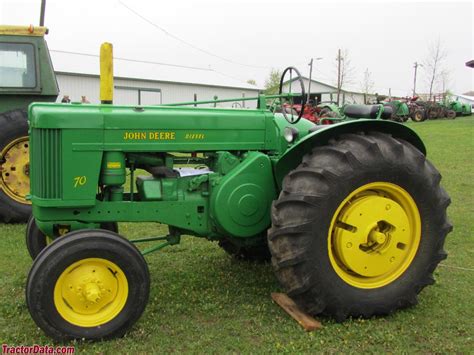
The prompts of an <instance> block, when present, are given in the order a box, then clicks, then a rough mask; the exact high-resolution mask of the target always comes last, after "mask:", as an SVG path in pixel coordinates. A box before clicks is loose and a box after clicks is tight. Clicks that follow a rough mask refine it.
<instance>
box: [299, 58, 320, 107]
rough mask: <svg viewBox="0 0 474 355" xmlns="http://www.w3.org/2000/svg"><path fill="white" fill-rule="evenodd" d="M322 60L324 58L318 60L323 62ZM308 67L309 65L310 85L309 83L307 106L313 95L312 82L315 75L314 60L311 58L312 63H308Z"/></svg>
mask: <svg viewBox="0 0 474 355" xmlns="http://www.w3.org/2000/svg"><path fill="white" fill-rule="evenodd" d="M321 59H323V58H322V57H318V58H316V60H321ZM308 65H309V83H308V96H307V97H306V105H308V104H309V100H310V95H311V80H312V75H313V58H311V61H310V62H309V63H308ZM303 99H304V98H303Z"/></svg>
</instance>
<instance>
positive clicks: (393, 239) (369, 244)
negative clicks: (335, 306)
mask: <svg viewBox="0 0 474 355" xmlns="http://www.w3.org/2000/svg"><path fill="white" fill-rule="evenodd" d="M420 238H421V218H420V213H419V211H418V208H417V206H416V203H415V201H414V200H413V198H412V197H411V196H410V194H409V193H408V192H407V191H406V190H404V189H403V188H401V187H400V186H398V185H395V184H392V183H387V182H374V183H370V184H367V185H364V186H362V187H360V188H358V189H356V190H355V191H353V192H352V193H351V194H350V195H349V196H348V197H347V198H346V199H345V200H344V201H343V202H342V203H341V204H340V205H339V207H338V208H337V210H336V213H335V214H334V217H333V219H332V221H331V225H330V229H329V235H328V252H329V258H330V261H331V264H332V266H333V268H334V270H335V271H336V273H337V274H338V275H339V277H341V278H342V279H343V280H344V281H345V282H347V283H348V284H350V285H352V286H355V287H358V288H377V287H382V286H385V285H388V284H390V283H391V282H393V281H394V280H395V279H397V278H398V277H399V276H401V275H402V274H403V273H404V272H405V271H406V269H407V268H408V267H409V266H410V264H411V262H412V261H413V259H414V257H415V255H416V252H417V250H418V246H419V244H420Z"/></svg>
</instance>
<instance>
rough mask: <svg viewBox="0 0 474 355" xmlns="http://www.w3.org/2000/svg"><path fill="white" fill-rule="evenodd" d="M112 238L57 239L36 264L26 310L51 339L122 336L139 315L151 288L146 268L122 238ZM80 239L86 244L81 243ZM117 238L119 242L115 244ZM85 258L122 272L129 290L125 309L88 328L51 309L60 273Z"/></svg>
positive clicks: (73, 236) (96, 234)
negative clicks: (101, 261) (115, 267)
mask: <svg viewBox="0 0 474 355" xmlns="http://www.w3.org/2000/svg"><path fill="white" fill-rule="evenodd" d="M86 234H87V235H86ZM113 234H114V233H111V232H104V231H100V230H90V231H87V232H84V231H82V232H81V231H79V232H73V233H71V235H70V236H69V237H68V236H67V235H66V238H58V239H56V240H55V241H54V242H53V243H51V244H50V245H49V246H47V247H46V248H45V249H44V250H43V251H42V252H41V253H40V255H39V256H38V257H37V259H36V260H35V262H34V264H33V267H32V269H31V271H30V274H29V276H28V282H27V303H28V308H29V310H30V313H31V315H32V317H33V319H34V320H35V322H36V323H37V325H38V326H40V328H42V329H43V330H44V331H45V332H46V333H47V334H48V335H49V336H51V337H53V338H54V339H57V340H67V339H82V338H85V339H89V340H99V339H107V338H112V337H117V336H121V335H123V334H124V333H125V331H126V330H127V329H128V328H129V327H130V326H131V325H132V324H134V323H135V322H136V320H137V319H138V318H139V317H140V315H141V314H142V312H143V310H144V308H145V306H146V303H147V301H148V294H149V287H150V280H149V272H148V267H147V265H146V262H145V261H144V259H143V256H142V255H141V254H140V253H139V251H138V250H137V249H136V248H135V247H134V246H133V245H132V244H130V243H129V242H128V241H125V239H124V238H122V237H120V236H118V235H115V237H114V236H112V240H114V239H115V241H116V242H111V241H110V239H111V238H110V235H113ZM104 235H108V238H104ZM79 237H82V238H79ZM83 238H87V241H84V240H82V241H81V240H80V239H83ZM117 238H119V239H122V241H118V242H117ZM127 244H129V245H127ZM86 258H103V259H106V260H109V261H111V262H113V263H114V264H116V265H117V266H118V267H120V269H121V270H122V271H123V272H124V274H125V276H126V278H127V282H128V290H129V293H128V297H127V301H126V304H125V306H124V308H123V309H122V310H121V311H120V313H119V314H118V315H117V316H116V317H115V318H114V319H112V320H111V321H109V322H108V323H105V324H102V325H100V326H97V327H87V328H86V327H79V326H76V325H73V324H71V323H69V322H67V321H66V320H64V319H63V317H62V316H61V315H60V314H59V313H58V311H57V310H56V307H55V305H54V287H55V284H56V282H57V280H58V278H59V276H60V275H61V273H62V272H63V271H64V270H65V269H66V268H67V267H68V266H70V265H71V264H73V263H74V262H76V261H79V260H83V259H86Z"/></svg>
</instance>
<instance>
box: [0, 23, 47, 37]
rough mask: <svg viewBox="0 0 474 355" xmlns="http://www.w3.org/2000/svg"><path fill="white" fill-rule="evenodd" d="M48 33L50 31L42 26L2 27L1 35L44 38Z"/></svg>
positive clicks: (0, 29)
mask: <svg viewBox="0 0 474 355" xmlns="http://www.w3.org/2000/svg"><path fill="white" fill-rule="evenodd" d="M47 33H48V29H47V28H46V27H41V26H33V25H30V26H8V25H5V26H0V35H11V36H38V37H43V36H44V35H45V34H47Z"/></svg>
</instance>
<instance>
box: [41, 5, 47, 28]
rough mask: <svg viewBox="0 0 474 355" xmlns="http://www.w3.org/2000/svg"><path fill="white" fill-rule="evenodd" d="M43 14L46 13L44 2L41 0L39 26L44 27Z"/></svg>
mask: <svg viewBox="0 0 474 355" xmlns="http://www.w3.org/2000/svg"><path fill="white" fill-rule="evenodd" d="M45 12H46V0H41V13H40V26H44V14H45Z"/></svg>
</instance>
